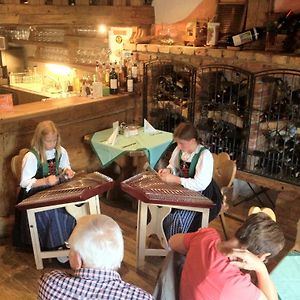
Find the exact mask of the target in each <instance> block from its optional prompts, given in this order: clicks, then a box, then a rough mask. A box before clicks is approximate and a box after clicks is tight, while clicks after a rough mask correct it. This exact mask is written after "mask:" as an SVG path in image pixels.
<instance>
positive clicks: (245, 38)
mask: <svg viewBox="0 0 300 300" xmlns="http://www.w3.org/2000/svg"><path fill="white" fill-rule="evenodd" d="M265 31H266V30H265V28H264V27H253V28H251V29H249V30H246V31H244V32H241V33H239V34H236V35H234V36H232V37H230V38H229V39H228V45H233V46H235V47H237V46H241V45H244V44H246V43H250V42H253V41H256V40H258V39H260V38H261V37H262V36H263V35H264V33H265Z"/></svg>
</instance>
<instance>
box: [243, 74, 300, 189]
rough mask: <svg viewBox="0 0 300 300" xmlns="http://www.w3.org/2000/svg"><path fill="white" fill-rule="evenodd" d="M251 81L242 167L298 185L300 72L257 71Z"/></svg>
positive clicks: (299, 171) (299, 170) (299, 179)
mask: <svg viewBox="0 0 300 300" xmlns="http://www.w3.org/2000/svg"><path fill="white" fill-rule="evenodd" d="M254 82H255V87H254V93H253V110H252V116H251V128H250V135H249V144H248V152H247V157H246V166H245V169H246V170H247V171H250V172H252V173H255V174H258V175H262V176H265V177H271V178H275V179H279V180H281V181H286V182H292V183H296V184H299V185H300V72H298V71H292V70H272V71H265V72H260V73H256V74H255V75H254Z"/></svg>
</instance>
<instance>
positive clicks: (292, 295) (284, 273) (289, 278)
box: [271, 252, 300, 300]
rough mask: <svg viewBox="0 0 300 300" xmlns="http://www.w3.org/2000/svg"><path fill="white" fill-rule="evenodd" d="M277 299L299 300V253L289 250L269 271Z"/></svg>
mask: <svg viewBox="0 0 300 300" xmlns="http://www.w3.org/2000/svg"><path fill="white" fill-rule="evenodd" d="M271 278H272V281H273V282H274V284H275V286H276V288H277V292H278V296H279V299H281V300H300V253H299V252H290V253H289V254H288V255H287V256H286V257H285V258H284V259H283V260H282V261H281V262H280V263H279V264H278V266H277V267H276V268H275V269H274V270H273V271H272V272H271Z"/></svg>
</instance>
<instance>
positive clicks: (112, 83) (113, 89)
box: [109, 67, 118, 94]
mask: <svg viewBox="0 0 300 300" xmlns="http://www.w3.org/2000/svg"><path fill="white" fill-rule="evenodd" d="M109 91H110V93H111V94H117V93H118V74H117V73H116V71H115V68H114V67H113V68H112V69H111V72H110V73H109Z"/></svg>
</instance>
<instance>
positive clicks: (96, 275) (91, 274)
mask: <svg viewBox="0 0 300 300" xmlns="http://www.w3.org/2000/svg"><path fill="white" fill-rule="evenodd" d="M74 276H75V277H79V278H84V279H89V280H95V281H101V282H104V281H112V280H121V276H120V274H119V273H118V272H117V271H107V270H99V269H92V268H81V269H79V270H76V271H75V272H74Z"/></svg>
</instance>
